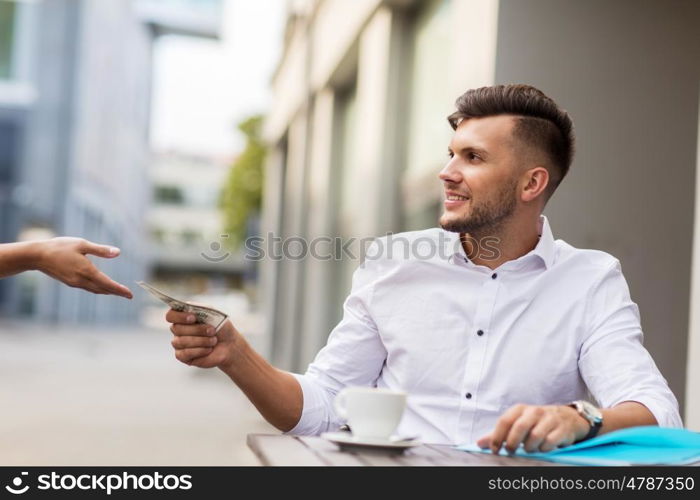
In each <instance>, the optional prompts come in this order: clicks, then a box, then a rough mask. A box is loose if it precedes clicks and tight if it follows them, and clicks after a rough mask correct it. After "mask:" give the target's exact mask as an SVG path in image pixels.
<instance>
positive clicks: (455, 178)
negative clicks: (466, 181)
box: [438, 160, 462, 184]
mask: <svg viewBox="0 0 700 500" xmlns="http://www.w3.org/2000/svg"><path fill="white" fill-rule="evenodd" d="M438 178H439V179H440V180H441V181H443V182H450V183H454V184H459V183H460V182H462V176H461V175H460V173H459V169H458V168H455V166H454V161H452V160H450V161H448V162H447V164H446V165H445V166H444V167H442V170H440V173H439V174H438Z"/></svg>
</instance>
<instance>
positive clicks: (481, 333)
mask: <svg viewBox="0 0 700 500" xmlns="http://www.w3.org/2000/svg"><path fill="white" fill-rule="evenodd" d="M476 334H477V335H478V336H479V337H481V336H482V335H483V334H484V331H483V330H479V331H478V332H476Z"/></svg>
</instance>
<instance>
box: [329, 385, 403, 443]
mask: <svg viewBox="0 0 700 500" xmlns="http://www.w3.org/2000/svg"><path fill="white" fill-rule="evenodd" d="M334 403H335V411H336V412H337V413H338V415H339V416H340V417H341V418H344V419H346V420H347V422H348V425H349V426H350V430H351V431H352V434H353V436H354V437H357V438H359V439H363V438H365V439H388V438H389V437H391V435H392V434H393V432H394V431H395V430H396V428H397V427H398V426H399V422H401V416H402V415H403V412H404V410H405V409H406V393H405V392H397V391H392V390H389V389H377V388H371V387H347V388H345V389H343V390H342V391H340V392H339V393H338V395H337V396H336V398H335V402H334Z"/></svg>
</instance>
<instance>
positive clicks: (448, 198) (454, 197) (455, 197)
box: [445, 194, 469, 201]
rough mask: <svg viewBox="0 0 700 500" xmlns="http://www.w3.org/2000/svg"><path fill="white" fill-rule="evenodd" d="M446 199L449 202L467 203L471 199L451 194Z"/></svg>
mask: <svg viewBox="0 0 700 500" xmlns="http://www.w3.org/2000/svg"><path fill="white" fill-rule="evenodd" d="M445 199H446V200H448V201H467V200H468V199H469V198H468V197H466V196H459V195H456V194H451V195H449V196H446V197H445Z"/></svg>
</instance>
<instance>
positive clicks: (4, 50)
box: [0, 1, 16, 79]
mask: <svg viewBox="0 0 700 500" xmlns="http://www.w3.org/2000/svg"><path fill="white" fill-rule="evenodd" d="M15 10H16V9H15V3H14V2H5V1H0V78H3V79H7V78H10V75H11V74H12V40H13V37H14V31H15Z"/></svg>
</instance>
